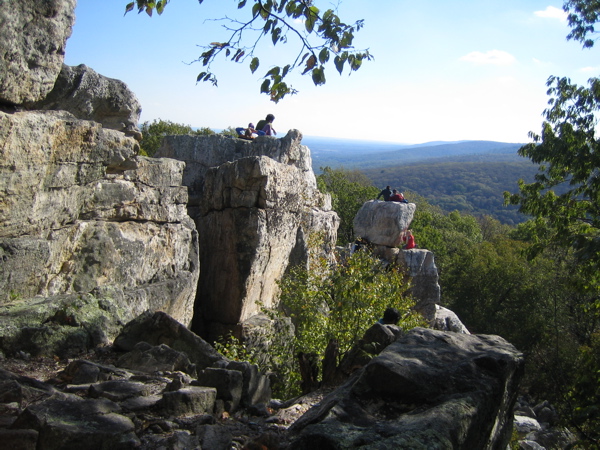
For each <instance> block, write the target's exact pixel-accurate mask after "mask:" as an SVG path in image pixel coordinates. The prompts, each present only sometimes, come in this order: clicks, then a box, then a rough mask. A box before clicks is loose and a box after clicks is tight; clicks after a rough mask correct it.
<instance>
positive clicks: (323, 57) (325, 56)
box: [319, 48, 329, 64]
mask: <svg viewBox="0 0 600 450" xmlns="http://www.w3.org/2000/svg"><path fill="white" fill-rule="evenodd" d="M327 61H329V50H328V49H326V48H324V49H323V50H321V51H320V52H319V62H320V63H321V64H325V63H326V62H327Z"/></svg>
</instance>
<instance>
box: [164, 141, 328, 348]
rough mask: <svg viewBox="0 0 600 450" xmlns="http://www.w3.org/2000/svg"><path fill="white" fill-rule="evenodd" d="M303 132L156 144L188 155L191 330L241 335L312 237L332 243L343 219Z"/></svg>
mask: <svg viewBox="0 0 600 450" xmlns="http://www.w3.org/2000/svg"><path fill="white" fill-rule="evenodd" d="M301 140H302V135H301V133H300V132H299V131H297V130H290V131H289V132H288V133H287V135H286V136H285V137H283V138H281V139H275V138H271V137H268V136H265V137H260V138H257V139H255V140H253V141H245V140H242V139H231V138H227V137H224V136H208V137H201V136H196V137H193V136H169V137H167V138H166V139H165V140H164V141H163V145H162V147H161V148H160V149H159V150H158V152H157V156H166V157H170V158H175V159H179V160H182V161H185V163H186V169H185V170H184V176H183V182H184V184H185V185H186V186H188V188H189V190H190V206H189V212H190V215H192V217H193V218H194V220H195V222H196V226H197V228H198V232H199V242H200V265H201V267H202V271H201V274H200V282H199V287H198V294H197V298H196V306H195V311H196V317H195V320H194V330H196V331H198V332H200V333H201V334H202V335H204V336H206V337H208V338H209V339H213V338H215V337H217V336H220V335H223V334H226V333H228V332H230V331H233V332H235V333H237V334H238V335H239V333H240V332H241V329H242V327H243V323H244V322H245V321H246V320H248V319H250V318H251V317H252V316H254V315H256V314H258V313H259V312H260V308H261V307H262V306H264V307H267V308H269V307H272V306H275V305H276V300H277V293H278V291H277V289H278V288H277V281H278V280H279V279H280V278H281V277H282V276H283V274H284V273H285V271H286V269H287V267H288V266H289V265H290V264H300V263H305V264H306V263H307V261H308V249H309V247H310V246H311V245H314V244H311V243H310V242H309V241H310V240H311V239H313V240H315V241H316V239H320V240H321V242H322V244H323V249H324V251H326V252H327V251H330V250H331V249H332V248H333V245H334V243H335V240H336V235H337V227H338V225H339V219H338V216H337V214H336V213H335V212H333V211H332V210H331V202H330V199H329V196H325V195H323V194H321V193H320V192H319V190H318V189H317V184H316V179H315V176H314V173H313V171H312V164H311V158H310V151H309V150H308V149H307V148H306V147H305V146H303V145H301Z"/></svg>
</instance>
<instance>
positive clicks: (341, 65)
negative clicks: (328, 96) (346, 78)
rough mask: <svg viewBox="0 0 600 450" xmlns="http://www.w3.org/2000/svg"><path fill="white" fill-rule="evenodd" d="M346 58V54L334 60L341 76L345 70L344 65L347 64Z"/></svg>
mask: <svg viewBox="0 0 600 450" xmlns="http://www.w3.org/2000/svg"><path fill="white" fill-rule="evenodd" d="M346 58H347V55H346V54H344V55H342V56H336V57H335V58H334V59H333V63H334V64H335V68H336V69H337V71H338V72H339V73H340V75H341V74H342V72H343V70H344V63H345V62H346Z"/></svg>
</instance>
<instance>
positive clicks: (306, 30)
mask: <svg viewBox="0 0 600 450" xmlns="http://www.w3.org/2000/svg"><path fill="white" fill-rule="evenodd" d="M202 2H203V0H199V1H198V3H200V4H201V3H202ZM168 3H169V0H158V1H154V0H136V1H135V2H133V1H132V2H129V3H127V5H126V7H125V13H128V12H129V11H132V10H133V9H134V8H136V7H137V10H138V13H141V12H146V13H147V14H148V15H149V16H152V12H153V11H155V10H156V12H157V13H158V14H162V13H163V11H164V8H165V6H166V5H167V4H168ZM246 7H247V9H248V11H249V12H250V17H249V18H248V19H247V20H246V21H237V20H233V19H227V20H228V22H229V25H228V26H226V27H225V28H226V30H227V31H228V32H229V33H230V36H229V38H228V39H227V40H226V41H223V42H211V43H210V44H208V45H207V46H205V47H203V48H204V52H203V53H202V54H201V55H200V56H199V57H198V59H197V62H200V63H202V65H203V66H204V67H205V70H203V71H202V72H200V73H199V74H198V77H197V81H198V82H200V81H208V82H211V83H213V84H214V85H217V77H216V75H215V74H214V73H213V72H212V71H211V69H210V66H211V64H212V63H213V61H215V60H216V58H217V57H219V56H224V57H225V58H226V59H229V60H231V61H233V62H236V63H243V62H247V61H249V69H250V71H251V72H252V73H255V72H256V71H257V70H258V68H259V67H260V59H259V57H258V56H257V55H256V53H257V52H256V49H257V46H258V44H259V42H260V41H261V40H262V39H263V38H265V39H267V38H268V37H270V40H271V42H272V43H273V45H277V44H278V43H284V44H286V43H288V39H291V38H292V37H293V38H295V40H296V42H297V43H298V47H299V50H298V51H297V54H296V56H295V57H294V56H292V57H291V58H290V62H289V63H287V64H283V65H282V66H275V67H272V68H271V69H269V70H268V71H267V72H266V73H265V75H264V76H263V82H262V84H261V87H260V92H261V93H265V94H267V95H269V96H270V98H271V100H272V101H274V102H278V101H279V100H281V99H282V98H284V97H285V96H286V95H288V94H295V93H296V92H297V91H296V90H295V89H294V88H293V87H292V86H291V85H288V84H287V81H286V77H287V76H288V75H289V74H290V73H291V72H292V71H293V70H294V69H296V68H302V74H303V75H304V74H310V76H311V78H312V81H313V83H314V84H315V85H316V86H319V85H322V84H325V82H326V80H325V68H326V65H327V64H328V63H330V62H331V60H332V59H333V64H334V66H335V69H336V70H337V71H338V72H339V73H340V74H342V73H343V71H344V69H345V68H348V69H349V70H350V72H352V71H356V70H358V69H359V68H360V67H361V66H362V62H363V61H365V60H371V59H372V56H371V54H370V53H369V51H368V50H356V49H355V48H354V46H353V41H354V34H355V33H356V32H357V31H359V30H360V29H361V28H362V26H363V21H362V20H357V21H356V22H354V23H353V24H347V23H344V22H342V21H341V20H340V18H339V16H338V15H337V14H336V12H335V11H334V10H332V9H327V10H325V11H321V10H320V9H319V8H318V7H317V6H315V5H314V2H313V1H306V0H254V1H251V2H248V1H247V0H238V9H240V10H241V9H244V8H246ZM296 21H301V22H302V23H303V27H302V28H301V27H297V26H296V25H292V24H293V23H295V22H296ZM248 34H251V37H247V35H248ZM245 42H249V43H250V44H246V43H245Z"/></svg>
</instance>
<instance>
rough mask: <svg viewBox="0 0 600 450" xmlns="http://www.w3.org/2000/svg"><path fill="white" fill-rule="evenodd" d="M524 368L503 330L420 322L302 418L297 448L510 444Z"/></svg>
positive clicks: (298, 424)
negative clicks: (470, 331) (452, 329)
mask: <svg viewBox="0 0 600 450" xmlns="http://www.w3.org/2000/svg"><path fill="white" fill-rule="evenodd" d="M523 370H524V359H523V356H522V354H520V353H519V352H518V351H517V350H516V349H515V348H514V347H513V346H512V345H510V344H509V343H508V342H506V341H505V340H503V339H502V338H500V337H498V336H485V335H477V336H476V335H466V334H460V333H447V332H441V331H435V330H427V329H423V328H416V329H414V330H411V331H409V332H408V333H407V334H406V335H405V336H403V337H401V338H400V339H398V340H397V341H396V342H394V343H393V344H391V345H389V346H388V347H387V348H386V349H385V350H384V351H383V352H382V353H381V354H380V355H379V356H377V357H375V358H374V359H373V360H372V361H371V362H370V363H369V364H367V365H366V366H365V368H364V369H363V370H362V371H361V372H359V373H358V374H357V375H356V376H355V377H353V378H351V379H350V380H349V381H348V382H347V383H346V384H345V385H343V386H342V387H340V388H338V389H337V390H336V391H334V392H333V393H331V394H330V395H329V396H327V397H326V398H325V399H323V400H322V401H321V403H320V404H319V405H317V406H315V407H314V408H313V409H311V410H309V411H308V412H307V413H306V414H305V415H304V416H302V417H301V418H300V419H299V420H298V421H296V423H295V424H294V425H293V426H292V428H291V430H293V431H294V432H295V433H297V434H298V437H297V438H296V439H295V440H294V441H293V442H292V444H291V445H290V448H294V449H311V448H316V447H318V448H406V449H408V448H410V449H413V448H428V449H429V448H436V449H449V450H450V449H456V448H464V449H497V450H500V449H502V450H504V449H505V448H506V446H507V444H508V442H509V440H510V437H511V431H512V408H513V406H514V404H515V401H516V396H517V386H518V383H519V380H520V378H521V377H522V374H523Z"/></svg>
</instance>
